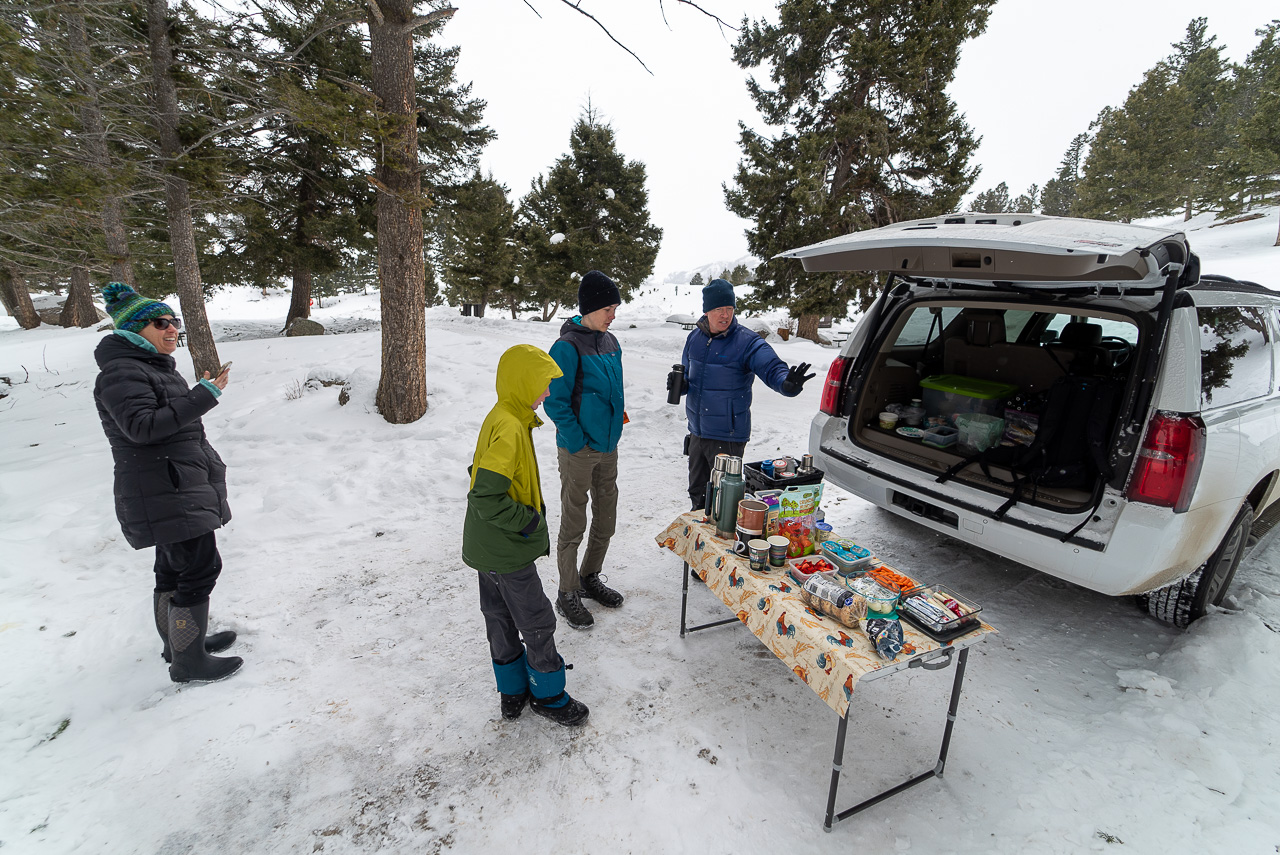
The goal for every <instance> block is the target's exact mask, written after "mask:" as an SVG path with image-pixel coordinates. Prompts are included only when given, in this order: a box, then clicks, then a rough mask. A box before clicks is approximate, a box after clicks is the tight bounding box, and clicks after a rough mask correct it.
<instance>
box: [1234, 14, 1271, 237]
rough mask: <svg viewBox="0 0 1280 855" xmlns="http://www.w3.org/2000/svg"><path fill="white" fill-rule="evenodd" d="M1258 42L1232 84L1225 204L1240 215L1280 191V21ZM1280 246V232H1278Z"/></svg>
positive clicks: (1267, 30)
mask: <svg viewBox="0 0 1280 855" xmlns="http://www.w3.org/2000/svg"><path fill="white" fill-rule="evenodd" d="M1257 35H1258V36H1259V37H1260V39H1259V42H1258V44H1257V45H1256V46H1255V47H1254V49H1253V50H1252V51H1250V53H1249V56H1248V58H1247V59H1246V60H1245V62H1244V65H1243V66H1241V67H1239V68H1237V69H1235V79H1234V82H1233V86H1232V87H1231V96H1230V119H1229V120H1228V121H1229V132H1228V138H1229V139H1230V140H1231V141H1232V142H1231V143H1230V144H1229V145H1228V147H1227V150H1226V152H1225V155H1226V156H1225V160H1226V164H1225V165H1224V172H1226V173H1227V174H1228V176H1229V177H1228V180H1227V181H1226V182H1224V183H1225V185H1226V186H1225V187H1224V192H1223V197H1224V198H1223V200H1222V201H1223V207H1224V209H1225V210H1226V211H1227V212H1229V213H1239V212H1240V211H1246V210H1249V209H1251V208H1253V207H1255V206H1257V205H1261V204H1266V203H1267V202H1269V201H1270V200H1272V199H1274V198H1275V197H1276V194H1277V193H1278V192H1280V21H1272V22H1271V24H1269V25H1268V26H1267V27H1265V28H1263V29H1260V30H1258V31H1257ZM1276 245H1277V246H1280V234H1277V236H1276Z"/></svg>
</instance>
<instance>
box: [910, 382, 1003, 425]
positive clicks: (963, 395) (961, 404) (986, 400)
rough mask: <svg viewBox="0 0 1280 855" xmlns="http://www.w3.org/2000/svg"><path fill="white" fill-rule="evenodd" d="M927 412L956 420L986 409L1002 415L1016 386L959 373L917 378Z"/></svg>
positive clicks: (950, 420)
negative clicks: (964, 375)
mask: <svg viewBox="0 0 1280 855" xmlns="http://www.w3.org/2000/svg"><path fill="white" fill-rule="evenodd" d="M920 387H921V388H922V389H923V390H924V393H923V397H922V401H923V402H924V410H925V413H926V415H929V416H940V417H942V418H945V419H946V420H947V422H948V423H949V424H952V425H954V424H955V418H956V416H957V415H961V414H963V413H986V414H987V415H989V416H1003V415H1004V402H1005V399H1006V398H1011V397H1013V396H1014V394H1016V393H1017V391H1018V387H1017V386H1013V385H1010V384H1009V383H995V382H992V381H988V380H978V379H977V378H974V377H961V376H960V375H958V374H939V375H937V376H935V377H926V378H925V379H923V380H921V381H920Z"/></svg>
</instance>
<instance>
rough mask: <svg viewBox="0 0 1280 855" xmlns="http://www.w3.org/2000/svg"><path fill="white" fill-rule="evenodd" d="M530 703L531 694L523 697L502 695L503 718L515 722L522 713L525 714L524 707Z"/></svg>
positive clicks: (504, 693)
mask: <svg viewBox="0 0 1280 855" xmlns="http://www.w3.org/2000/svg"><path fill="white" fill-rule="evenodd" d="M527 703H529V693H528V692H525V693H524V694H522V695H508V694H507V693H506V692H503V693H502V717H503V718H505V719H506V720H507V721H515V720H516V719H518V718H519V717H520V713H522V712H524V705H525V704H527Z"/></svg>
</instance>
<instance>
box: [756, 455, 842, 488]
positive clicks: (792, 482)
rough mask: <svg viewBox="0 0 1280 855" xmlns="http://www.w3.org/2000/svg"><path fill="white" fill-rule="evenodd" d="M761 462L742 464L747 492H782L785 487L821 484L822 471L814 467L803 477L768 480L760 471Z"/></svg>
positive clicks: (793, 476) (795, 476) (794, 476)
mask: <svg viewBox="0 0 1280 855" xmlns="http://www.w3.org/2000/svg"><path fill="white" fill-rule="evenodd" d="M763 462H764V461H763V460H761V461H759V462H757V463H744V464H742V478H743V480H744V481H746V482H747V490H748V491H750V492H752V493H755V492H757V491H759V490H784V489H786V488H787V487H800V486H804V485H806V484H821V483H822V475H823V473H822V470H821V469H819V468H817V467H816V466H815V467H814V469H813V471H812V472H806V473H804V474H803V475H792V476H791V477H790V478H770V477H769V476H768V475H766V474H764V472H763V471H762V470H761V469H760V464H761V463H763Z"/></svg>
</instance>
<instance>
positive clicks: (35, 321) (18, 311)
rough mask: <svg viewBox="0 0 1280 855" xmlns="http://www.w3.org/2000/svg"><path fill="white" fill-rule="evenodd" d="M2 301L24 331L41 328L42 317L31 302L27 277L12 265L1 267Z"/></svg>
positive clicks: (0, 287)
mask: <svg viewBox="0 0 1280 855" xmlns="http://www.w3.org/2000/svg"><path fill="white" fill-rule="evenodd" d="M0 301H2V302H3V303H4V307H5V309H6V310H7V311H8V312H9V314H11V315H13V317H14V318H16V319H17V321H18V326H20V327H22V328H23V329H24V330H31V329H35V328H36V327H38V326H40V315H39V314H38V313H37V312H36V307H35V305H34V304H32V302H31V292H29V291H28V290H27V280H26V277H24V276H23V275H22V273H20V272H19V271H18V268H17V267H15V266H14V265H12V264H6V265H5V266H4V267H0Z"/></svg>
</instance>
